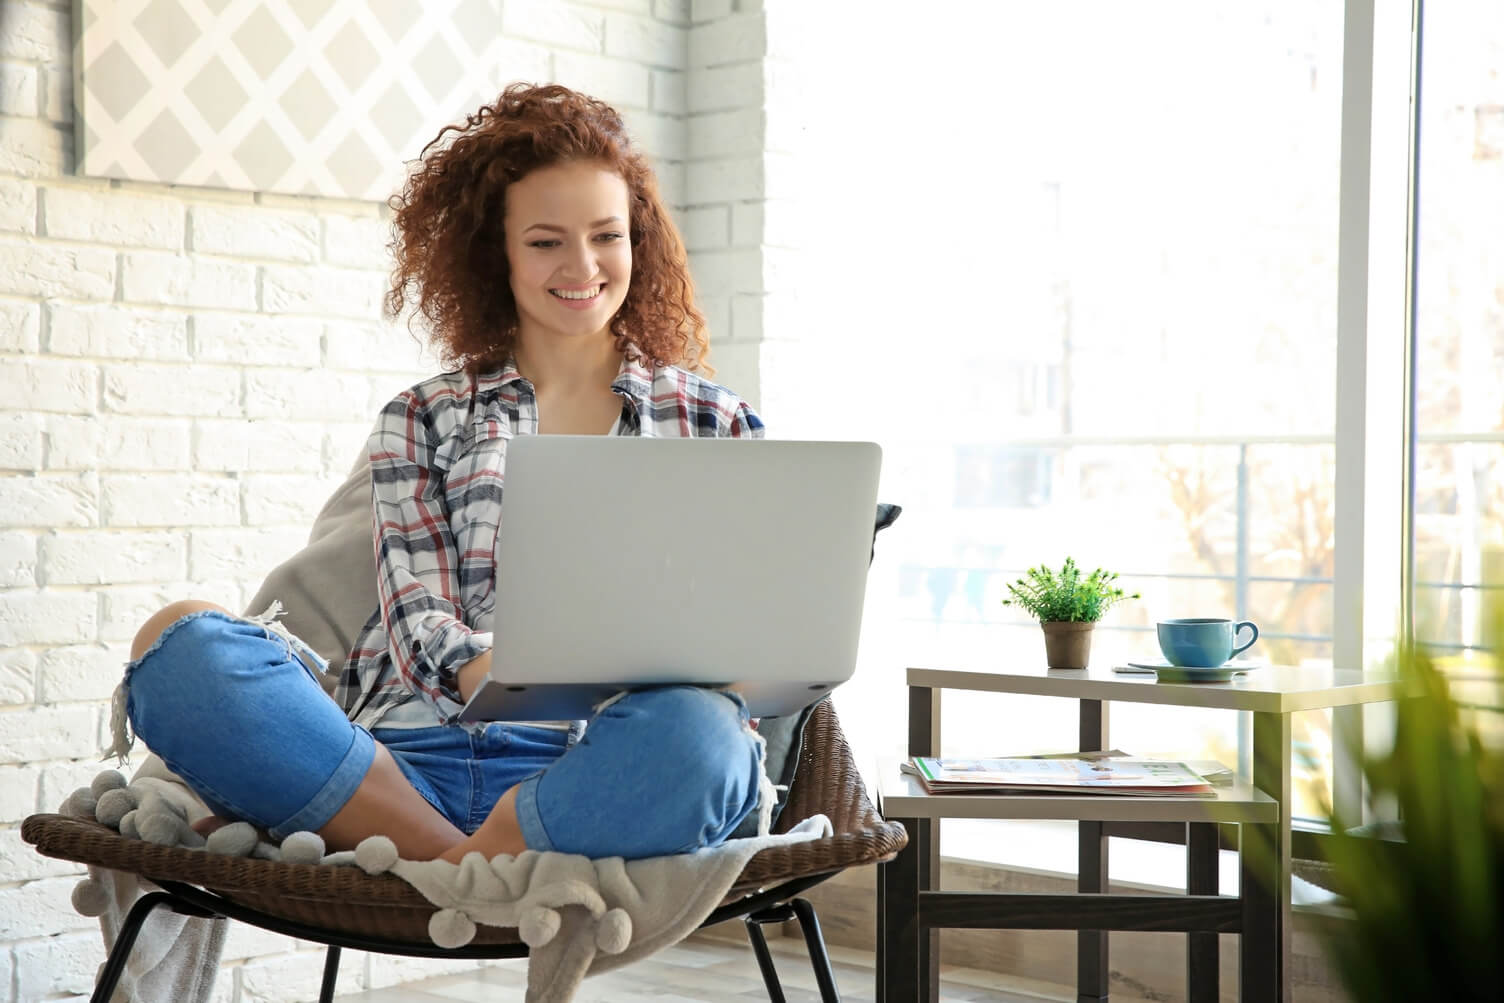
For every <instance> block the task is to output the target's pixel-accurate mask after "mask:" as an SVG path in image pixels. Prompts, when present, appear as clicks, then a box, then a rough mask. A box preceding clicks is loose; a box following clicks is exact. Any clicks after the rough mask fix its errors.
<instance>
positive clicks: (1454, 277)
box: [1412, 0, 1504, 667]
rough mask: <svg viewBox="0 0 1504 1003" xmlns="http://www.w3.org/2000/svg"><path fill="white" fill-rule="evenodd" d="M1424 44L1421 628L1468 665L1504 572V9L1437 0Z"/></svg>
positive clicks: (1427, 17) (1419, 302) (1418, 350)
mask: <svg viewBox="0 0 1504 1003" xmlns="http://www.w3.org/2000/svg"><path fill="white" fill-rule="evenodd" d="M1421 42H1422V45H1421V68H1422V69H1421V102H1420V112H1421V114H1420V128H1419V135H1420V144H1419V148H1420V152H1421V155H1420V161H1419V186H1418V187H1419V193H1418V202H1417V205H1418V209H1419V212H1418V227H1417V232H1418V235H1419V241H1418V248H1417V255H1416V258H1417V267H1416V296H1415V306H1416V310H1415V406H1416V415H1415V424H1414V433H1415V443H1414V449H1415V514H1414V518H1413V520H1412V525H1413V527H1414V555H1415V556H1414V568H1415V571H1414V585H1415V592H1414V609H1415V627H1416V635H1417V638H1418V639H1419V640H1421V641H1422V642H1425V643H1426V644H1428V645H1429V646H1430V647H1431V649H1432V650H1433V652H1435V653H1436V654H1438V655H1439V656H1441V657H1442V658H1444V659H1445V660H1446V661H1447V662H1449V663H1451V664H1454V665H1461V666H1463V667H1465V666H1466V665H1467V663H1468V662H1469V661H1470V659H1471V658H1472V657H1474V654H1475V651H1476V648H1477V646H1478V645H1480V644H1481V643H1482V642H1483V640H1484V638H1483V634H1482V632H1483V626H1484V623H1485V617H1484V611H1485V604H1486V603H1487V602H1488V601H1489V598H1490V594H1492V596H1493V597H1498V596H1499V594H1500V593H1499V592H1498V591H1497V589H1491V588H1489V587H1488V586H1490V585H1492V586H1497V585H1498V584H1499V583H1500V581H1501V573H1504V566H1501V563H1500V560H1501V555H1504V379H1501V376H1504V6H1501V5H1500V4H1498V3H1496V2H1490V0H1470V2H1436V0H1433V2H1431V3H1427V4H1425V5H1424V17H1423V20H1422V32H1421Z"/></svg>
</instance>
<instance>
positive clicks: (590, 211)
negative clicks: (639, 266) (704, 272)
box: [506, 162, 632, 344]
mask: <svg viewBox="0 0 1504 1003" xmlns="http://www.w3.org/2000/svg"><path fill="white" fill-rule="evenodd" d="M630 211H631V210H630V193H629V192H628V190H627V183H626V182H625V181H623V180H622V178H621V176H620V175H618V174H616V173H614V172H612V171H610V170H608V169H606V168H605V167H603V166H602V165H600V164H597V163H588V162H575V163H567V164H558V165H555V166H553V167H542V168H539V169H538V170H536V171H533V172H532V173H530V174H528V175H527V176H525V177H523V178H522V179H521V180H519V181H515V182H513V183H512V184H510V185H508V186H507V191H506V241H507V244H506V247H507V264H508V265H509V266H510V270H511V285H512V296H513V297H514V298H515V299H516V302H517V318H518V340H519V343H521V344H526V343H528V342H530V341H535V340H536V339H538V338H569V339H580V340H589V339H593V338H596V337H604V338H610V337H611V333H610V323H611V318H612V317H614V316H615V315H616V311H617V310H618V309H620V307H621V305H622V302H623V301H624V300H625V299H626V298H627V287H628V285H629V284H630V282H631V277H632V242H631V240H630V230H629V227H628V221H629V219H630V215H629V214H630Z"/></svg>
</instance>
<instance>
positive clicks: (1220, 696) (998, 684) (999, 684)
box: [908, 665, 1396, 821]
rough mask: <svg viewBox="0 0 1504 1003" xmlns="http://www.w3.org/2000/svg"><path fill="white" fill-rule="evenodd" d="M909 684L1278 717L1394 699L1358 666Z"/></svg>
mask: <svg viewBox="0 0 1504 1003" xmlns="http://www.w3.org/2000/svg"><path fill="white" fill-rule="evenodd" d="M908 684H909V685H910V686H923V687H929V688H932V689H959V690H985V691H989V692H993V693H1020V694H1028V695H1031V696H1055V697H1076V698H1078V699H1086V700H1121V701H1127V702H1129V703H1153V704H1172V705H1175V706H1180V707H1215V708H1220V709H1224V710H1251V711H1271V712H1274V713H1277V714H1289V713H1292V712H1294V711H1300V710H1315V709H1318V708H1322V707H1346V706H1350V705H1352V704H1364V703H1375V702H1378V701H1383V700H1393V699H1394V698H1395V695H1396V693H1395V690H1396V684H1395V681H1394V679H1393V678H1392V677H1384V676H1378V675H1372V674H1369V675H1365V674H1364V673H1362V672H1360V671H1358V670H1356V669H1318V668H1302V667H1297V666H1288V665H1266V666H1263V667H1262V668H1257V669H1251V670H1249V671H1248V672H1245V673H1242V674H1241V675H1236V676H1233V677H1232V681H1231V682H1226V683H1162V682H1160V681H1159V680H1158V678H1157V677H1155V676H1153V675H1138V674H1128V673H1119V672H1113V671H1112V669H1111V668H1108V667H1102V668H1097V667H1091V668H1086V669H1046V668H1042V667H1035V668H1024V669H1018V668H1007V669H1005V668H1001V667H998V668H991V667H989V668H986V669H984V670H981V671H978V670H965V669H926V668H910V669H909V670H908ZM1104 821H1106V820H1104Z"/></svg>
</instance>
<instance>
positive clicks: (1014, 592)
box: [1003, 557, 1139, 669]
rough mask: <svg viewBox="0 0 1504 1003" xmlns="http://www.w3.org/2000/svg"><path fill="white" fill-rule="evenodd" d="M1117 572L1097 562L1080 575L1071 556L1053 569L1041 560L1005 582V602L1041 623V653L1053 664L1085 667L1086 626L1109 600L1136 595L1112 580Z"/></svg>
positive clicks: (1088, 637)
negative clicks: (1041, 562)
mask: <svg viewBox="0 0 1504 1003" xmlns="http://www.w3.org/2000/svg"><path fill="white" fill-rule="evenodd" d="M1117 580H1118V576H1117V572H1114V571H1103V570H1102V569H1101V568H1098V569H1097V570H1095V571H1093V572H1092V573H1091V574H1089V575H1082V573H1081V569H1080V568H1079V567H1077V566H1076V562H1075V560H1074V559H1073V558H1070V557H1067V558H1066V559H1065V564H1064V565H1063V566H1062V567H1061V569H1060V570H1059V571H1058V572H1057V571H1053V570H1051V569H1050V568H1048V567H1045V566H1044V565H1043V564H1041V565H1040V566H1039V567H1037V568H1030V569H1029V570H1028V571H1026V572H1025V573H1024V577H1022V578H1020V579H1019V580H1018V581H1016V582H1013V583H1011V584H1009V586H1008V598H1006V599H1004V600H1003V605H1004V606H1017V607H1019V608H1021V609H1023V610H1024V611H1025V612H1027V613H1028V614H1029V615H1030V616H1033V617H1034V618H1035V619H1036V620H1038V621H1039V626H1040V627H1042V628H1043V629H1044V652H1045V658H1046V660H1047V662H1048V664H1049V667H1050V668H1052V669H1084V668H1086V662H1087V658H1088V656H1089V655H1090V654H1091V631H1092V628H1093V627H1094V626H1096V623H1097V621H1098V620H1100V619H1102V616H1103V614H1105V613H1106V612H1107V611H1108V610H1109V609H1111V608H1112V607H1113V606H1116V605H1117V604H1118V603H1120V602H1122V601H1123V600H1125V599H1137V598H1138V597H1139V594H1138V593H1137V592H1134V593H1132V594H1131V595H1130V594H1129V593H1127V592H1124V591H1123V590H1122V589H1121V588H1119V587H1118V585H1117Z"/></svg>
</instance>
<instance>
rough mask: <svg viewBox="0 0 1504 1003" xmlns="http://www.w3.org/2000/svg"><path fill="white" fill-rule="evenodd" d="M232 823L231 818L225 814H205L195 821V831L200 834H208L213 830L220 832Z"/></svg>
mask: <svg viewBox="0 0 1504 1003" xmlns="http://www.w3.org/2000/svg"><path fill="white" fill-rule="evenodd" d="M229 824H230V820H229V819H227V818H225V817H224V816H223V815H205V816H204V817H203V818H201V819H199V820H198V821H197V822H194V823H193V831H194V832H196V833H198V834H199V835H200V836H207V835H209V834H210V833H211V832H218V831H219V830H220V829H223V828H224V827H225V826H227V825H229Z"/></svg>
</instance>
